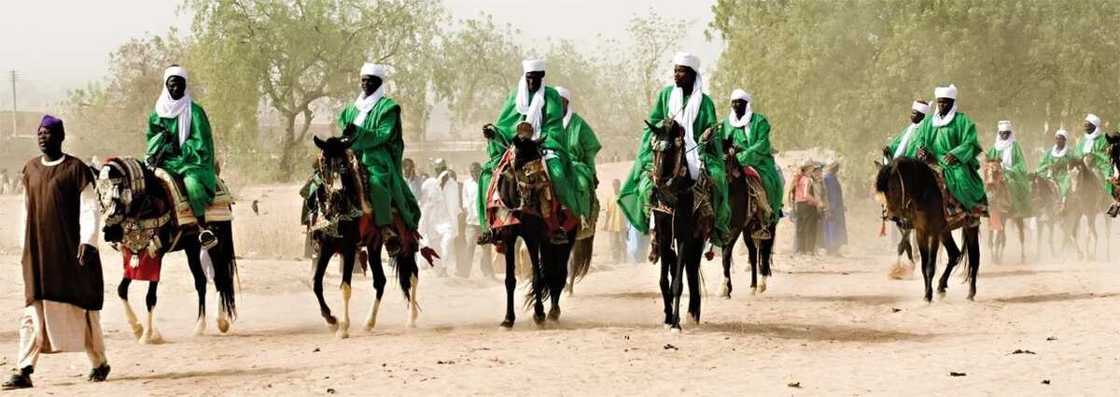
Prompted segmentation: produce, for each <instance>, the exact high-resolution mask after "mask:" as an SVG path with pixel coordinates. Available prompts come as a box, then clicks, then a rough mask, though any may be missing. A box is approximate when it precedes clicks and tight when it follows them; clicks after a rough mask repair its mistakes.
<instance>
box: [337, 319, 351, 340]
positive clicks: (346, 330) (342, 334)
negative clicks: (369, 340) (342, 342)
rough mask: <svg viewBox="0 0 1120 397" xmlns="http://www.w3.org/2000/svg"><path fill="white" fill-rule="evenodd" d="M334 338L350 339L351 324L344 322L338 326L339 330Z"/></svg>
mask: <svg viewBox="0 0 1120 397" xmlns="http://www.w3.org/2000/svg"><path fill="white" fill-rule="evenodd" d="M334 337H335V338H337V339H346V338H349V337H350V323H347V322H345V321H342V322H340V323H339V324H338V330H336V331H335V334H334Z"/></svg>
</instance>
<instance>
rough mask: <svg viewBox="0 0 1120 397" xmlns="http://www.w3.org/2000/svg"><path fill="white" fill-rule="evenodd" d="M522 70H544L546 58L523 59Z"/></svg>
mask: <svg viewBox="0 0 1120 397" xmlns="http://www.w3.org/2000/svg"><path fill="white" fill-rule="evenodd" d="M521 70H522V72H523V73H529V72H543V71H544V60H543V59H526V60H524V61H521Z"/></svg>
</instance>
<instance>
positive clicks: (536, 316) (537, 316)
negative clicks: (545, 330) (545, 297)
mask: <svg viewBox="0 0 1120 397" xmlns="http://www.w3.org/2000/svg"><path fill="white" fill-rule="evenodd" d="M544 318H545V317H544V313H540V312H538V313H533V322H534V323H536V324H537V325H541V324H544Z"/></svg>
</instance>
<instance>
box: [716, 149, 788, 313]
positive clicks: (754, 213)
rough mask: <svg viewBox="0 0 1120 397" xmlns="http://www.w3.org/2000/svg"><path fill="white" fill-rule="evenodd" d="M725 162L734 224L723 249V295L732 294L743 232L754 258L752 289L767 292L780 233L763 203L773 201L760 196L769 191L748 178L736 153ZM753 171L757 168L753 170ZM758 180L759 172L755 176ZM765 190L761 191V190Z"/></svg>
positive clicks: (749, 253)
mask: <svg viewBox="0 0 1120 397" xmlns="http://www.w3.org/2000/svg"><path fill="white" fill-rule="evenodd" d="M724 147H725V148H729V147H731V142H730V141H729V140H728V141H725V146H724ZM724 163H725V164H726V167H725V169H726V170H727V185H728V190H727V197H728V200H729V202H728V204H729V205H730V206H731V224H730V225H729V226H728V231H729V236H728V238H727V245H726V247H725V248H724V249H723V289H722V290H721V291H720V296H722V297H724V298H728V299H730V298H731V291H732V290H733V287H732V285H731V265H732V256H733V255H734V249H733V247H735V242H737V241H738V240H739V236H740V235H742V236H743V244H744V245H746V246H747V252H748V257H749V259H750V262H751V293H752V294H756V293H757V294H760V293H764V292H766V279H767V278H769V277H770V274H771V272H770V265H771V258H772V256H771V253H772V252H773V250H774V238H775V237H776V236H777V226H778V225H777V223H774V224H769V225H767V223H769V219H767V218H768V217H769V214H768V213H765V212H763V213H760V212H761V211H760V210H759V206H760V205H769V203H766V202H764V201H762V200H761V199H760V198H762V197H765V191H764V190H762V191H761V192H759V190H761V189H762V185H761V184H760V182H759V183H754V184H751V183H749V182H748V179H747V178H749V177H750V176H748V175H747V174H746V172H747V170H745V169H744V167H743V166H740V165H739V161H738V160H736V159H735V156H733V155H730V154H728V155H725V156H724ZM751 171H753V170H751ZM754 178H755V179H756V180H757V178H758V177H757V174H756V176H755V177H754ZM760 193H761V194H760ZM760 267H761V271H762V280H761V282H759V279H758V273H759V268H760Z"/></svg>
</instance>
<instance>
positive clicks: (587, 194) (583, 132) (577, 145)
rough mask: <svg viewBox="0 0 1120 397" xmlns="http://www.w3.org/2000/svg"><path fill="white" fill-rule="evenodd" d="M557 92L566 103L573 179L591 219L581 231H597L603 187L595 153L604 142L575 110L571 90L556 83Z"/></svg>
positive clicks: (565, 111) (565, 128)
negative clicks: (601, 187)
mask: <svg viewBox="0 0 1120 397" xmlns="http://www.w3.org/2000/svg"><path fill="white" fill-rule="evenodd" d="M556 92H558V93H560V98H561V101H562V102H563V104H564V106H563V108H564V135H565V136H566V140H567V145H568V153H569V154H570V155H571V159H572V179H573V180H575V182H576V186H575V190H576V195H577V197H579V201H580V204H581V205H582V206H583V208H586V209H587V219H586V220H585V221H584V222H583V224H582V225H581V226H580V234H585V233H594V231H595V221H596V220H597V219H596V218H598V216H599V199H598V198H597V197H596V196H595V189H596V188H597V187H599V176H598V174H597V172H596V170H595V156H596V155H598V154H599V149H602V148H603V145H601V144H600V143H599V138H598V137H597V136H595V131H593V130H592V129H591V125H590V124H588V123H587V121H586V120H584V119H583V117H580V115H579V114H578V113H576V112H575V111H573V110H572V103H571V101H572V93H571V91H568V89H566V88H564V87H556ZM580 238H583V237H580Z"/></svg>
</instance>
